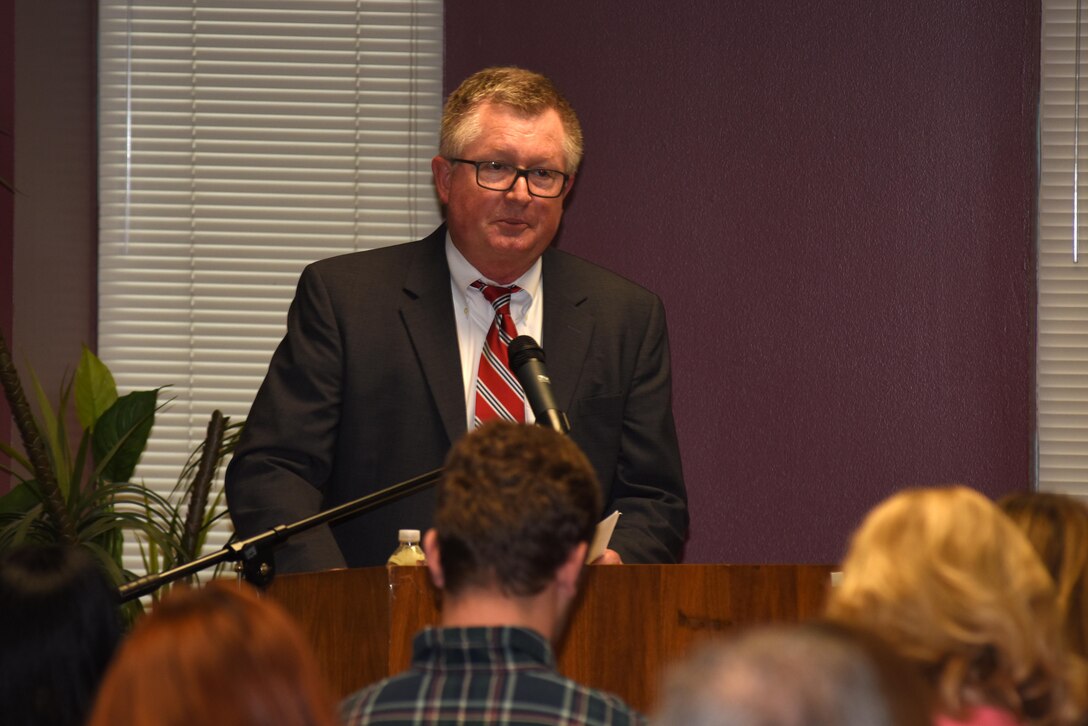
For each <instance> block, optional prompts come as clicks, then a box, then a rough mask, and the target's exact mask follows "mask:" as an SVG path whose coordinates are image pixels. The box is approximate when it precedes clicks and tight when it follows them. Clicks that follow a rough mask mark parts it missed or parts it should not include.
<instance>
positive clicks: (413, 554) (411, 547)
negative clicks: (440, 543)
mask: <svg viewBox="0 0 1088 726" xmlns="http://www.w3.org/2000/svg"><path fill="white" fill-rule="evenodd" d="M397 539H399V540H400V544H399V545H397V549H395V550H394V551H393V554H391V555H390V556H389V559H388V560H387V561H386V565H390V566H392V565H397V566H404V565H407V566H411V565H423V564H426V563H427V556H426V555H425V554H423V548H422V547H420V546H419V530H418V529H402V530H400V531H399V532H397Z"/></svg>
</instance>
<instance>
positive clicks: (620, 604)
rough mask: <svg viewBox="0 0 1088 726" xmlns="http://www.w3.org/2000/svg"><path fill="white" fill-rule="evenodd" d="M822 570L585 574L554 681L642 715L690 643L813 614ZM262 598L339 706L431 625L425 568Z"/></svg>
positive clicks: (647, 569) (283, 585) (288, 578)
mask: <svg viewBox="0 0 1088 726" xmlns="http://www.w3.org/2000/svg"><path fill="white" fill-rule="evenodd" d="M833 569H834V568H833V567H832V566H829V565H624V566H622V567H588V568H586V575H585V580H584V582H583V586H582V591H581V595H580V598H579V601H578V602H577V603H576V605H575V609H574V612H573V614H572V617H571V622H570V627H569V628H568V629H567V632H566V634H565V636H564V637H563V639H562V641H561V643H560V645H559V650H558V653H559V670H560V671H561V672H562V673H564V674H565V675H568V676H570V677H571V678H574V679H575V680H578V681H580V682H583V683H586V684H588V685H591V686H594V687H596V688H602V689H604V690H607V691H611V692H613V693H616V694H618V695H620V696H622V697H623V698H624V699H625V700H626V701H627V702H628V703H630V704H632V705H633V706H635V707H636V708H639V709H641V710H644V711H648V710H650V709H651V708H652V707H653V705H654V704H655V703H656V698H657V692H658V689H659V685H660V678H661V673H662V670H663V669H664V667H666V666H667V665H668V664H669V663H671V662H672V661H675V660H677V659H679V658H681V657H683V656H684V655H685V654H686V653H687V652H688V651H689V650H690V648H691V647H692V645H693V644H695V643H696V642H698V641H701V640H705V639H707V638H711V637H714V636H718V635H722V634H724V633H726V632H728V631H729V630H732V629H734V628H736V627H738V626H743V625H749V624H754V623H768V622H793V621H799V620H804V619H808V618H811V617H814V616H816V615H818V614H819V613H820V611H821V609H822V607H823V601H824V597H825V594H826V591H827V588H828V586H829V583H830V573H831V571H832V570H833ZM269 594H270V595H271V596H272V597H273V598H275V599H276V600H277V601H278V602H280V603H281V604H282V605H283V606H284V607H285V608H286V609H287V610H288V611H289V612H291V613H292V614H293V615H294V616H295V617H296V618H297V619H298V620H299V622H300V623H301V624H302V627H303V628H304V630H305V631H306V632H307V633H308V634H309V636H310V638H311V640H312V642H313V644H314V648H315V650H316V652H317V655H318V659H319V661H320V663H321V665H322V668H323V669H324V671H325V673H326V676H327V677H328V679H329V683H330V684H331V685H332V687H333V689H334V690H335V691H336V692H337V693H338V694H339V695H347V694H349V693H351V692H352V691H354V690H356V689H358V688H361V687H362V686H365V685H367V684H369V683H372V682H374V681H376V680H379V679H381V678H384V677H386V676H388V675H391V674H394V673H399V672H400V671H402V670H404V669H405V668H407V667H408V665H409V663H410V662H411V655H412V636H413V635H414V634H415V632H416V631H417V630H419V629H420V628H422V627H424V626H426V625H436V624H437V623H438V618H439V602H438V600H439V597H438V593H437V592H436V590H435V589H434V587H433V586H432V585H431V583H430V580H429V579H428V577H427V572H426V569H425V568H422V567H396V568H392V569H389V570H387V569H386V568H384V567H374V568H364V569H352V570H330V571H328V572H318V573H308V574H302V575H283V576H280V577H279V578H277V579H276V581H275V582H274V583H273V584H272V586H271V587H270V588H269Z"/></svg>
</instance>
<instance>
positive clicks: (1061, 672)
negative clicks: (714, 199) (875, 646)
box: [828, 486, 1083, 726]
mask: <svg viewBox="0 0 1088 726" xmlns="http://www.w3.org/2000/svg"><path fill="white" fill-rule="evenodd" d="M828 616H829V617H831V618H832V619H837V620H841V621H844V622H847V623H855V624H858V625H861V626H863V627H868V628H870V629H872V630H873V631H875V632H876V633H878V634H879V635H880V636H882V637H883V638H884V639H885V640H887V641H888V642H889V643H890V644H891V645H892V646H893V647H894V648H895V649H896V650H898V651H899V652H900V653H901V654H902V655H904V656H905V657H906V658H907V659H909V660H910V661H912V662H914V663H915V664H916V665H917V666H918V667H919V668H920V670H921V672H922V673H923V675H925V676H926V677H927V679H928V680H929V681H930V683H931V684H932V685H933V686H934V688H935V690H936V694H937V709H938V713H937V714H935V723H937V724H940V725H945V724H957V723H964V724H977V725H982V724H986V725H990V724H993V725H994V726H997V725H1005V724H1064V723H1074V722H1076V719H1077V718H1079V717H1080V716H1081V715H1082V706H1081V704H1082V702H1083V699H1082V695H1081V688H1082V683H1083V681H1082V680H1081V679H1080V678H1076V679H1074V678H1073V677H1072V673H1071V670H1070V669H1071V668H1073V667H1075V665H1073V664H1074V663H1076V664H1079V660H1078V659H1076V658H1075V657H1070V656H1067V655H1066V652H1065V649H1064V646H1063V644H1062V637H1061V633H1062V625H1061V616H1060V614H1059V610H1058V607H1057V601H1056V598H1055V593H1054V586H1053V584H1052V582H1051V579H1050V576H1049V575H1048V574H1047V572H1046V569H1045V568H1044V567H1043V565H1042V563H1041V562H1040V560H1039V558H1038V557H1037V556H1036V554H1035V551H1034V549H1032V546H1031V544H1030V543H1029V542H1028V541H1027V539H1026V538H1025V537H1024V535H1023V534H1022V533H1021V532H1020V530H1019V529H1017V527H1016V525H1014V524H1013V522H1012V521H1011V520H1010V519H1009V518H1008V517H1006V516H1005V515H1004V514H1003V513H1002V512H1001V510H1000V509H999V508H998V507H997V505H996V504H994V503H993V502H992V501H990V500H989V499H987V498H986V497H984V496H983V495H981V494H979V493H978V492H976V491H974V490H971V489H967V488H965V487H958V486H957V487H948V488H934V489H913V490H906V491H902V492H900V493H898V494H896V495H894V496H892V497H891V498H889V499H887V500H886V501H884V502H883V503H882V504H880V505H879V506H877V507H876V508H875V509H874V510H873V511H872V512H870V513H869V515H868V516H867V517H866V518H865V521H864V522H863V523H862V525H861V527H860V528H859V529H858V530H857V532H856V533H855V534H854V537H853V541H852V542H851V545H850V550H849V552H848V553H847V556H846V559H845V560H844V562H843V579H842V582H841V583H840V585H839V586H838V587H837V588H835V590H834V592H833V593H832V594H831V597H830V601H829V604H828ZM1074 681H1075V682H1076V686H1074V685H1072V684H1073V683H1074Z"/></svg>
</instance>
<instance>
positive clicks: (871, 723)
mask: <svg viewBox="0 0 1088 726" xmlns="http://www.w3.org/2000/svg"><path fill="white" fill-rule="evenodd" d="M930 703H931V697H930V690H929V688H928V687H927V685H926V684H925V683H924V681H923V680H922V678H921V676H920V674H918V672H917V671H916V670H915V669H914V668H913V665H912V664H909V663H908V662H907V661H906V660H904V659H902V658H901V657H900V656H899V655H898V654H896V653H895V652H894V651H893V650H892V649H891V648H890V647H888V645H887V644H885V643H883V642H882V641H880V640H878V639H877V638H876V637H875V636H873V635H870V634H868V633H864V632H861V631H858V630H853V629H850V628H848V627H846V626H841V625H836V624H833V623H820V622H814V623H806V624H803V625H778V626H762V627H755V628H750V629H748V630H745V631H742V632H741V633H739V634H738V635H736V636H734V637H732V638H728V639H725V640H722V641H712V642H709V643H706V644H704V645H703V646H702V647H700V648H698V649H697V650H696V651H695V652H694V653H693V655H692V656H691V657H689V658H688V659H687V660H686V661H685V662H683V663H681V664H679V665H678V666H675V667H673V668H672V669H670V670H669V672H668V674H667V677H666V680H665V683H664V691H663V695H662V702H661V707H660V709H659V710H658V712H657V714H656V716H655V718H654V719H653V721H652V722H653V723H654V724H655V726H930V724H931V723H932V712H931V709H930Z"/></svg>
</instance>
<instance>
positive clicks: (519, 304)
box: [446, 232, 544, 431]
mask: <svg viewBox="0 0 1088 726" xmlns="http://www.w3.org/2000/svg"><path fill="white" fill-rule="evenodd" d="M446 261H447V262H448V263H449V267H450V292H451V294H452V295H453V311H454V316H455V317H456V319H457V341H458V344H459V345H460V348H461V375H462V378H463V380H464V384H465V410H466V411H467V412H468V421H467V424H468V430H469V431H471V430H472V422H473V419H474V417H475V414H476V372H477V369H478V368H479V366H480V355H481V354H482V353H483V349H484V341H485V340H487V331H488V330H489V329H490V328H491V323H492V321H494V319H495V311H494V309H493V308H492V307H491V303H489V302H488V301H487V299H486V298H485V297H484V294H483V293H482V292H480V291H479V290H477V289H476V288H474V287H472V283H474V282H476V281H477V280H483V281H484V282H485V283H487V284H489V285H498V283H497V282H495V281H494V280H489V279H487V278H486V277H484V276H483V275H481V274H480V273H479V271H478V270H477V269H476V268H475V267H473V266H472V265H471V264H470V263H469V261H468V260H466V259H465V256H464V255H462V254H461V251H460V250H459V249H457V247H455V246H454V244H453V240H452V239H450V235H449V233H448V232H447V233H446ZM541 266H542V263H541V262H540V259H539V258H537V260H536V262H534V263H533V266H532V267H530V268H529V269H528V270H527V271H526V272H525V274H524V275H522V276H521V277H519V278H518V279H516V280H514V282H513V283H511V284H514V285H517V286H518V287H520V288H521V290H519V291H518V292H516V293H514V294H513V295H511V296H510V315H511V317H512V318H513V320H514V327H515V328H517V331H518V335H529V336H532V338H533V340H535V341H536V342H537V343H539V344H540V345H541V346H543V345H544V341H543V339H542V335H543V332H544V331H543V320H544V287H543V285H542V284H541V277H542V275H541ZM501 287H509V285H503V286H501ZM525 420H526V421H528V422H529V423H533V422H535V421H536V417H535V416H534V415H533V412H532V410H531V409H530V408H529V404H528V403H526V404H525Z"/></svg>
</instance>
